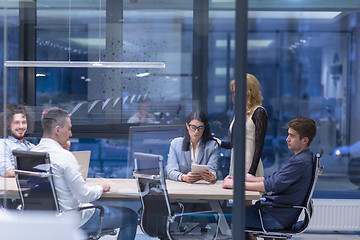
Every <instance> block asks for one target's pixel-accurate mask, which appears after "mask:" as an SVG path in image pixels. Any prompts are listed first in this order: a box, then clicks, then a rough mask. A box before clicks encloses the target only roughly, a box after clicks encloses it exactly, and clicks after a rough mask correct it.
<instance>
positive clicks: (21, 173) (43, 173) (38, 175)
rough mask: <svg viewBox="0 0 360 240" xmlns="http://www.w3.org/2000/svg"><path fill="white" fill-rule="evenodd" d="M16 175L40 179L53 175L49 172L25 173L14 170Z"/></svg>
mask: <svg viewBox="0 0 360 240" xmlns="http://www.w3.org/2000/svg"><path fill="white" fill-rule="evenodd" d="M14 172H15V173H17V174H20V175H26V176H33V177H40V178H46V177H49V176H51V173H49V172H32V171H25V170H18V169H15V170H14Z"/></svg>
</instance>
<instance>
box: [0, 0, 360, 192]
mask: <svg viewBox="0 0 360 240" xmlns="http://www.w3.org/2000/svg"><path fill="white" fill-rule="evenodd" d="M19 2H22V1H19ZM30 2H31V1H30ZM199 2H200V1H199ZM199 2H196V1H175V0H174V1H171V0H168V1H158V0H151V1H137V0H131V1H117V0H111V1H93V0H88V1H77V0H72V1H53V0H37V1H36V2H34V3H30V4H29V5H27V4H20V3H17V2H16V1H11V3H10V4H8V9H5V10H6V12H7V19H6V21H5V22H6V25H5V24H3V25H2V27H1V28H2V30H4V31H1V33H0V36H1V38H0V45H1V46H2V47H6V48H5V49H4V52H6V54H2V55H1V57H0V63H1V67H0V73H1V74H2V76H4V77H6V79H5V80H6V83H7V84H6V86H7V88H6V89H4V79H2V80H1V81H0V89H1V91H2V92H3V93H6V94H4V95H3V96H4V98H1V100H0V103H3V102H4V100H6V101H7V102H20V103H25V104H28V105H30V106H31V107H33V109H34V111H35V120H36V124H35V126H36V128H35V131H34V133H33V135H32V136H33V137H41V133H42V132H41V126H40V124H39V121H40V116H41V111H42V110H43V109H44V108H47V107H51V106H59V107H62V108H64V109H66V110H68V111H69V112H71V113H72V117H73V119H72V121H73V125H74V128H73V135H74V136H73V139H72V142H73V146H72V148H73V150H86V149H89V150H92V159H91V163H90V164H91V166H92V167H91V169H90V174H91V176H93V177H96V176H101V177H102V176H104V177H127V176H128V175H129V171H130V172H131V170H132V169H129V168H131V167H132V166H129V164H128V162H129V158H130V157H131V156H130V155H131V154H129V152H131V150H129V144H130V143H129V128H130V127H131V126H134V125H136V126H137V125H175V124H176V125H178V124H184V119H185V117H186V116H187V114H188V113H189V112H191V110H192V109H194V107H198V106H202V107H203V108H204V109H206V111H207V114H208V116H209V119H210V123H211V129H212V132H213V134H214V135H215V136H217V137H219V138H222V139H226V138H228V137H229V132H228V128H229V124H230V121H231V119H232V116H233V115H234V111H233V107H234V106H233V104H232V101H231V93H230V90H229V83H230V81H231V80H232V79H233V78H234V73H235V70H234V69H235V68H236V67H237V66H235V64H234V62H235V57H236V56H235V54H234V52H235V1H216V0H210V1H209V2H206V3H209V5H207V4H204V7H203V8H200V9H199V8H198V7H199V5H196V4H198V3H199ZM337 2H338V1H330V0H329V1H320V0H319V1H307V0H304V1H295V2H294V1H292V2H289V1H286V0H285V1H281V0H280V1H276V0H273V1H266V3H264V1H258V0H249V11H248V42H247V46H248V49H247V54H248V58H247V71H248V72H249V73H252V74H253V75H255V76H256V77H257V78H258V80H259V81H260V83H261V86H262V94H263V97H264V100H263V105H264V107H265V108H266V110H267V113H268V116H269V122H268V131H267V134H266V138H265V145H264V150H263V155H262V160H263V162H264V167H265V174H270V173H271V172H273V171H274V170H276V169H278V168H280V167H281V166H283V165H284V164H286V162H287V160H288V159H289V157H290V155H291V151H289V150H288V148H287V144H286V141H285V139H286V136H287V123H288V121H289V120H290V119H291V118H293V117H295V116H299V115H302V116H307V117H311V118H313V119H314V120H315V121H316V123H317V126H318V129H317V136H316V138H315V139H314V141H313V143H312V145H311V150H312V151H314V152H315V151H318V150H320V149H323V150H324V156H323V162H322V163H323V165H324V166H325V171H324V175H323V176H321V177H320V179H319V182H318V185H317V188H316V192H315V196H316V197H319V198H360V192H359V187H360V179H359V176H360V160H359V159H360V144H359V140H360V137H359V136H360V128H359V127H358V125H359V121H360V120H359V119H360V115H359V111H358V110H357V106H358V105H359V97H358V95H357V94H356V93H357V92H358V91H359V79H360V78H359V71H358V67H357V66H358V65H359V62H360V61H359V59H360V58H359V49H358V47H357V46H358V44H359V43H360V37H359V28H358V25H359V12H358V9H359V7H360V3H358V1H357V0H353V1H351V0H349V1H342V2H341V6H339V5H337ZM202 3H205V1H203V2H202ZM194 6H197V7H194ZM0 13H1V17H3V14H4V11H1V12H0ZM204 13H206V14H204ZM26 16H27V17H29V19H26V18H25V19H24V17H26ZM199 16H201V17H202V18H200V17H199ZM199 24H200V25H199ZM199 26H200V27H199ZM4 27H5V28H4ZM204 29H205V30H206V31H203V30H204ZM4 33H6V34H7V35H6V39H7V42H4V41H3V39H4V38H3V34H4ZM25 33H26V34H25ZM202 41H205V42H206V43H207V44H201V43H203V42H202ZM4 56H6V59H4ZM8 60H12V61H18V60H21V61H23V60H33V61H46V62H48V61H60V62H62V63H66V62H79V61H80V62H85V63H89V62H103V63H104V62H115V63H121V62H136V63H140V64H144V67H141V66H140V67H132V68H118V67H112V68H107V67H104V66H99V65H98V67H97V68H94V67H77V68H73V67H66V66H63V67H50V66H38V67H36V66H32V67H29V68H23V67H21V66H20V67H7V68H6V69H5V68H4V67H3V63H4V62H5V61H8ZM147 63H165V68H151V67H148V65H147V67H146V66H145V65H146V64H147ZM4 70H6V71H5V72H6V74H3V73H4ZM199 73H201V74H199ZM5 97H7V98H6V99H5ZM144 102H145V103H146V104H147V105H145V106H144V105H142V104H144ZM0 107H1V110H2V109H3V104H1V105H0ZM140 108H142V109H143V110H144V109H145V110H146V111H148V112H149V114H150V115H149V116H151V117H149V118H151V121H148V122H141V123H139V122H133V121H129V119H130V118H131V117H132V116H133V115H134V114H135V113H136V112H137V111H138V110H139V109H140ZM159 138H161V137H159ZM151 141H152V143H153V142H154V141H153V140H151ZM144 142H145V141H144ZM144 142H142V143H141V144H144ZM149 149H150V148H149ZM162 154H163V155H165V156H164V157H165V158H166V153H164V150H162ZM219 156H220V157H219V164H220V165H221V166H220V175H219V176H220V178H221V177H224V176H226V174H227V173H228V167H229V160H230V151H229V150H225V149H221V150H220V153H219Z"/></svg>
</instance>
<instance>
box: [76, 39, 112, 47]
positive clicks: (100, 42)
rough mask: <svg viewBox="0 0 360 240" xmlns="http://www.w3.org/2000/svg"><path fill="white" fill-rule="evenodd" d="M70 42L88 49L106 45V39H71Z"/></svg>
mask: <svg viewBox="0 0 360 240" xmlns="http://www.w3.org/2000/svg"><path fill="white" fill-rule="evenodd" d="M70 41H71V42H73V43H77V44H80V45H82V46H88V47H99V46H105V44H106V39H105V38H71V39H70Z"/></svg>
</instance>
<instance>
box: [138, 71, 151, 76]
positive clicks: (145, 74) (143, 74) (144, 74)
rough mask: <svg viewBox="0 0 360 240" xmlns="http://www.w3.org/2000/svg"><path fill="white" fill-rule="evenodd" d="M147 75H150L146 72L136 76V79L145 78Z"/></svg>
mask: <svg viewBox="0 0 360 240" xmlns="http://www.w3.org/2000/svg"><path fill="white" fill-rule="evenodd" d="M149 75H150V73H148V72H145V73H138V74H136V76H137V77H147V76H149Z"/></svg>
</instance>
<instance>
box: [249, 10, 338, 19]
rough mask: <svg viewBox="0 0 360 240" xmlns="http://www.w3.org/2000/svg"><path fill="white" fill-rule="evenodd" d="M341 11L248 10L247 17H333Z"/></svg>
mask: <svg viewBox="0 0 360 240" xmlns="http://www.w3.org/2000/svg"><path fill="white" fill-rule="evenodd" d="M339 14H341V12H306V11H305V12H303V11H249V13H248V17H249V18H282V19H333V18H335V17H336V16H338V15H339Z"/></svg>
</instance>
